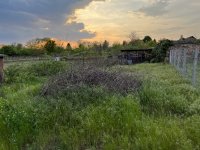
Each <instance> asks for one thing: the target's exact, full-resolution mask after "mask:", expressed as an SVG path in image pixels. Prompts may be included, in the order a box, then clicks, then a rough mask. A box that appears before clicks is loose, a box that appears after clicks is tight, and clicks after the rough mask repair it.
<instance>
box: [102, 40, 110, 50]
mask: <svg viewBox="0 0 200 150" xmlns="http://www.w3.org/2000/svg"><path fill="white" fill-rule="evenodd" d="M108 47H109V42H108V41H106V40H105V41H104V42H103V50H106V49H108Z"/></svg>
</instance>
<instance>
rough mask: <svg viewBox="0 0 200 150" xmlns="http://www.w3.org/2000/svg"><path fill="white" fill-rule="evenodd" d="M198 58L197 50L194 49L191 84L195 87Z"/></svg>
mask: <svg viewBox="0 0 200 150" xmlns="http://www.w3.org/2000/svg"><path fill="white" fill-rule="evenodd" d="M198 56H199V50H198V49H195V56H194V63H193V74H192V84H193V86H195V85H196V80H197V64H198Z"/></svg>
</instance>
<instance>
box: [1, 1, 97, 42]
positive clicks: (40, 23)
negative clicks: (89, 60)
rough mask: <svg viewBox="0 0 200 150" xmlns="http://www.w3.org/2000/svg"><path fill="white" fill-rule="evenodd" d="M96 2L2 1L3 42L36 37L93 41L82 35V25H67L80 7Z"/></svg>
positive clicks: (86, 33) (83, 33) (89, 33)
mask: <svg viewBox="0 0 200 150" xmlns="http://www.w3.org/2000/svg"><path fill="white" fill-rule="evenodd" d="M91 1H93V0H57V1H55V0H6V1H0V42H25V41H27V40H30V39H31V38H36V37H48V36H49V37H56V38H61V39H66V40H80V39H82V38H91V37H94V36H95V34H94V33H91V32H89V31H88V32H87V31H84V32H81V30H83V29H84V24H82V23H72V24H65V21H66V19H67V18H68V17H69V16H70V15H71V14H72V13H73V12H74V10H75V9H77V8H83V7H85V6H87V5H88V4H89V3H90V2H91Z"/></svg>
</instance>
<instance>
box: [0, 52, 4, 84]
mask: <svg viewBox="0 0 200 150" xmlns="http://www.w3.org/2000/svg"><path fill="white" fill-rule="evenodd" d="M3 57H4V56H3V55H1V54H0V84H1V83H3Z"/></svg>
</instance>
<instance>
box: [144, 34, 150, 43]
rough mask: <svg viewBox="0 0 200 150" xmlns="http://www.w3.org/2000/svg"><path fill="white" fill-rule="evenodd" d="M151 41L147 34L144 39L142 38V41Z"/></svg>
mask: <svg viewBox="0 0 200 150" xmlns="http://www.w3.org/2000/svg"><path fill="white" fill-rule="evenodd" d="M151 41H152V38H151V37H150V36H148V35H147V36H145V37H144V39H143V42H144V43H147V42H151Z"/></svg>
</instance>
